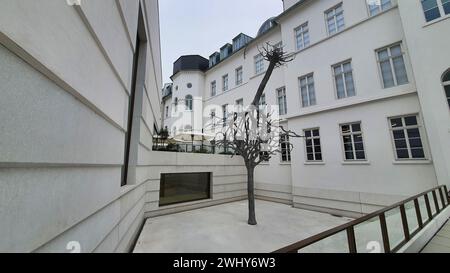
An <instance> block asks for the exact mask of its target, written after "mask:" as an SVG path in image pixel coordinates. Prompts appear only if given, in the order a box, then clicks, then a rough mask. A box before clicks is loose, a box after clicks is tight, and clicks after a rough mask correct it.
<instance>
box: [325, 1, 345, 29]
mask: <svg viewBox="0 0 450 273" xmlns="http://www.w3.org/2000/svg"><path fill="white" fill-rule="evenodd" d="M339 7H342V16H343V18H344V26H343V28H342V29H341V30H339V29H338V25H337V14H336V9H338V8H339ZM331 12H334V15H333V17H334V24H335V26H336V32H334V33H330V28H329V26H328V14H329V13H331ZM324 16H325V28H326V30H327V34H328V36H332V35H335V34H338V33H340V32H341V31H343V30H345V28H346V24H345V14H344V3H343V2H341V3H339V4H337V5H335V6H334V7H332V8H329V9H328V10H326V11H325V13H324Z"/></svg>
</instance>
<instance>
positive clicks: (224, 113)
mask: <svg viewBox="0 0 450 273" xmlns="http://www.w3.org/2000/svg"><path fill="white" fill-rule="evenodd" d="M227 120H228V103H227V104H224V105H222V122H223V127H226V125H227Z"/></svg>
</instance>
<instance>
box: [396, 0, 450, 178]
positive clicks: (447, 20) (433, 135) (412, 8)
mask: <svg viewBox="0 0 450 273" xmlns="http://www.w3.org/2000/svg"><path fill="white" fill-rule="evenodd" d="M399 9H400V16H401V19H402V26H403V27H404V31H405V38H406V42H407V45H408V49H409V52H410V56H411V61H412V64H413V68H414V76H415V78H416V82H417V91H418V93H419V98H420V103H421V106H422V110H423V113H424V119H425V122H426V125H427V132H428V135H429V137H430V143H431V152H432V153H433V158H434V165H435V168H436V174H437V176H438V180H439V184H446V185H449V183H450V182H449V176H450V145H449V143H450V111H449V108H448V104H447V101H446V97H445V93H444V88H443V86H442V83H441V79H442V78H441V77H442V76H443V74H444V72H445V71H447V70H448V69H449V68H450V52H449V51H448V48H450V37H449V35H446V34H447V33H448V30H449V28H450V16H448V15H447V16H446V17H444V18H443V19H441V20H436V21H433V22H430V23H426V21H425V18H424V14H423V11H422V7H421V5H420V3H419V2H418V1H405V0H400V1H399Z"/></svg>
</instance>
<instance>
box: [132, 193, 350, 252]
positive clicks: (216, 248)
mask: <svg viewBox="0 0 450 273" xmlns="http://www.w3.org/2000/svg"><path fill="white" fill-rule="evenodd" d="M247 215H248V210H247V201H241V202H234V203H229V204H224V205H219V206H214V207H208V208H203V209H198V210H193V211H188V212H183V213H178V214H172V215H167V216H161V217H157V218H151V219H148V220H147V221H146V223H145V226H144V228H143V230H142V233H141V235H140V237H139V240H138V242H137V244H136V247H135V250H134V252H135V253H250V252H256V253H268V252H272V251H275V250H277V249H280V248H282V247H285V246H287V245H290V244H292V243H295V242H298V241H300V240H303V239H306V238H308V237H310V236H313V235H315V234H317V233H320V232H322V231H325V230H328V229H330V228H333V227H336V226H339V225H341V224H344V223H346V222H349V221H350V220H351V219H349V218H339V217H334V216H331V215H329V214H324V213H319V212H313V211H306V210H300V209H295V208H292V207H291V206H288V205H283V204H278V203H272V202H266V201H261V200H258V201H257V203H256V215H257V220H258V225H257V226H249V225H248V224H247Z"/></svg>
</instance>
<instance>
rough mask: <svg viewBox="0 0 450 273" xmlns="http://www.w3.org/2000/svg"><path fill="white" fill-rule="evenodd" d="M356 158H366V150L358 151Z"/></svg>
mask: <svg viewBox="0 0 450 273" xmlns="http://www.w3.org/2000/svg"><path fill="white" fill-rule="evenodd" d="M356 159H366V154H365V153H364V152H356Z"/></svg>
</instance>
